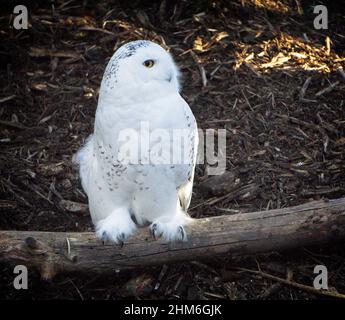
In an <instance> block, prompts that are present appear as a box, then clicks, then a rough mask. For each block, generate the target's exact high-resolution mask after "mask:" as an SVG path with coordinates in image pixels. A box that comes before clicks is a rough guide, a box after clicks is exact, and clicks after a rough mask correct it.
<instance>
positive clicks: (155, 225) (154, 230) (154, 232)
mask: <svg viewBox="0 0 345 320" xmlns="http://www.w3.org/2000/svg"><path fill="white" fill-rule="evenodd" d="M156 230H157V224H153V225H152V228H151V232H152V236H153V239H155V240H157V237H156Z"/></svg>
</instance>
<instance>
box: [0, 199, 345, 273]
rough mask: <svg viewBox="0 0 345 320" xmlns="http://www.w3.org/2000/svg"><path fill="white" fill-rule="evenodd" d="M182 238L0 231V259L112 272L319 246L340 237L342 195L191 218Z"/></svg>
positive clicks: (142, 232)
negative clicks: (111, 238)
mask: <svg viewBox="0 0 345 320" xmlns="http://www.w3.org/2000/svg"><path fill="white" fill-rule="evenodd" d="M186 230H187V234H188V241H187V242H183V243H181V242H179V243H165V242H164V241H162V240H154V239H153V238H152V236H151V235H150V234H149V231H148V228H142V229H139V232H138V233H137V234H136V235H135V236H133V237H131V238H129V239H128V240H127V241H126V243H125V244H124V246H123V247H122V248H121V247H119V246H115V245H113V244H105V245H103V243H102V242H101V241H100V240H98V239H97V238H96V237H95V235H94V233H75V232H66V233H65V232H40V231H0V261H8V262H12V263H15V264H24V265H26V266H27V267H28V268H35V269H38V270H39V271H40V273H41V275H42V277H43V278H52V277H53V276H54V275H56V274H57V273H59V272H76V271H77V272H113V271H115V270H124V269H131V268H136V267H144V266H148V265H157V264H163V263H171V262H176V261H182V260H196V259H200V258H205V257H210V256H213V255H223V256H224V255H225V254H230V255H242V254H254V253H261V252H268V251H273V250H277V251H281V250H286V249H292V248H296V247H302V246H309V245H323V244H326V243H329V242H332V241H339V240H343V239H345V198H341V199H335V200H329V201H313V202H310V203H306V204H303V205H300V206H296V207H290V208H283V209H277V210H270V211H260V212H252V213H244V214H236V215H231V216H218V217H212V218H203V219H198V220H195V222H194V223H192V224H191V225H189V226H187V228H186Z"/></svg>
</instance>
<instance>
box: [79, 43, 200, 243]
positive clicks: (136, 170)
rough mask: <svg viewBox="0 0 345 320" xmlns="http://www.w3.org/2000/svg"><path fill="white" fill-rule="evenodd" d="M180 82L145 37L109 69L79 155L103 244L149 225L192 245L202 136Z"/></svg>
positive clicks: (119, 52) (170, 63)
mask: <svg viewBox="0 0 345 320" xmlns="http://www.w3.org/2000/svg"><path fill="white" fill-rule="evenodd" d="M178 78H179V71H178V69H177V67H176V65H175V63H174V61H173V59H172V57H171V56H170V54H169V53H168V52H167V51H165V50H164V49H163V48H162V47H161V46H159V45H158V44H156V43H153V42H150V41H144V40H140V41H133V42H129V43H127V44H125V45H123V46H122V47H120V48H119V49H118V50H117V51H116V52H115V54H114V55H113V56H112V58H111V59H110V61H109V63H108V65H107V67H106V70H105V73H104V75H103V80H102V83H101V88H100V94H99V100H98V106H97V110H96V117H95V124H94V132H93V134H92V135H90V136H89V137H88V139H87V140H86V143H85V145H84V146H83V147H82V148H81V149H80V150H79V151H78V152H77V153H76V155H75V157H74V161H75V162H76V163H77V164H78V165H79V172H80V177H81V182H82V186H83V189H84V190H85V192H86V194H87V196H88V201H89V209H90V213H91V217H92V221H93V223H94V225H95V230H96V234H97V236H98V237H99V238H101V239H102V240H103V241H106V240H109V241H113V242H115V243H118V244H123V241H124V240H125V239H126V238H127V237H128V236H129V235H131V234H133V233H134V232H135V231H136V229H137V227H139V226H145V225H147V226H148V225H149V227H150V230H151V233H152V235H153V237H154V238H155V239H156V238H159V237H162V238H163V239H165V240H167V241H181V240H182V241H184V240H186V237H187V235H186V232H185V229H184V226H185V225H186V224H188V223H189V222H191V221H192V219H191V218H190V217H189V216H188V214H187V209H188V207H189V204H190V200H191V197H192V187H193V179H194V168H195V162H196V154H197V145H198V132H197V124H196V121H195V118H194V116H193V113H192V111H191V109H190V108H189V106H188V104H187V103H186V101H185V100H184V99H183V98H182V97H181V95H180V94H179V81H178ZM180 132H183V135H182V138H183V139H176V138H175V137H176V136H179V133H180ZM176 133H177V134H176ZM180 136H181V135H180ZM124 150H125V151H126V152H124ZM167 151H168V152H167ZM162 153H164V155H165V156H164V157H163V156H161V155H162ZM129 154H130V155H129ZM181 154H182V156H181V157H180V155H181ZM176 155H177V156H176ZM183 155H185V157H183ZM152 158H154V161H153V160H152ZM180 158H183V159H180ZM162 159H163V160H162ZM179 159H180V160H181V161H179ZM167 160H168V161H167Z"/></svg>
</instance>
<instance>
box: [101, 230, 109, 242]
mask: <svg viewBox="0 0 345 320" xmlns="http://www.w3.org/2000/svg"><path fill="white" fill-rule="evenodd" d="M101 240H102V243H103V245H105V243H106V241H107V240H108V235H107V233H106V232H105V231H103V233H102V237H101Z"/></svg>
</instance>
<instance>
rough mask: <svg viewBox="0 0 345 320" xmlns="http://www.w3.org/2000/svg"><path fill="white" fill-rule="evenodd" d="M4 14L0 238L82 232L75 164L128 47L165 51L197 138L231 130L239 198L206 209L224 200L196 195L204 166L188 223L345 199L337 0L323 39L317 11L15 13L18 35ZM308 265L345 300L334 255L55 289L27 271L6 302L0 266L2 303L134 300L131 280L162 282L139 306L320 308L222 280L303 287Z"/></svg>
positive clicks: (221, 8) (338, 248)
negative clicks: (282, 302)
mask: <svg viewBox="0 0 345 320" xmlns="http://www.w3.org/2000/svg"><path fill="white" fill-rule="evenodd" d="M2 3H3V4H2V6H3V8H1V12H0V37H1V41H0V148H1V149H0V150H1V153H0V172H1V175H0V229H3V230H11V229H15V230H42V231H57V232H58V231H91V230H93V227H92V224H91V219H90V216H89V213H88V211H87V210H86V209H85V206H83V204H86V203H87V199H86V197H85V195H84V193H83V191H82V189H81V185H80V182H79V178H78V175H77V171H76V170H75V168H73V166H72V163H71V159H72V155H73V154H74V153H75V152H76V150H77V149H78V148H79V147H80V145H81V144H82V143H83V141H84V139H85V138H86V137H87V135H88V134H90V133H91V132H92V129H93V121H94V114H95V109H96V106H97V97H98V89H99V85H100V81H101V78H102V74H103V71H104V68H105V66H106V64H107V62H108V60H109V58H110V57H111V55H112V54H113V52H114V51H115V50H116V49H117V48H118V47H119V46H121V45H122V44H123V43H125V42H127V41H130V40H136V39H150V40H153V41H156V42H158V43H160V44H161V45H163V46H164V47H165V48H167V49H168V50H170V52H171V53H172V54H173V56H174V57H175V60H176V62H177V64H178V66H179V67H180V69H181V71H182V75H183V77H182V79H183V90H182V94H183V96H184V97H185V99H186V100H187V101H188V103H189V105H190V106H191V108H192V110H193V112H194V114H195V116H196V118H197V121H198V124H199V127H200V128H202V129H206V128H216V129H217V128H225V129H226V130H227V170H228V171H230V172H232V173H233V175H234V179H235V180H236V183H237V185H238V188H236V189H235V190H234V192H233V193H230V194H229V195H228V197H226V198H224V197H222V198H221V199H220V200H219V201H217V199H218V198H220V197H221V196H222V195H217V196H209V195H207V193H205V192H204V190H203V189H202V188H200V185H201V183H205V181H206V180H207V179H208V177H207V173H206V169H207V168H205V166H203V165H199V166H198V167H197V170H196V179H195V190H194V191H195V192H194V193H195V194H194V197H193V200H192V204H191V210H190V214H191V215H192V216H193V217H203V216H206V215H208V216H215V215H223V214H239V213H241V212H250V211H258V210H267V209H274V208H282V207H287V206H293V205H297V204H302V203H305V202H308V201H311V200H317V199H322V198H329V199H332V198H339V197H342V196H345V152H344V146H345V103H344V100H345V99H344V98H345V96H344V89H345V74H344V70H343V69H342V66H344V65H345V45H344V44H345V24H344V17H345V12H344V7H343V4H342V3H341V2H340V1H332V2H331V1H329V3H327V6H328V9H329V29H328V30H315V29H314V27H313V19H314V17H315V15H314V14H313V8H312V5H315V4H317V1H314V2H313V1H305V2H303V1H301V2H300V1H292V0H291V1H288V0H285V1H263V0H262V1H250V0H242V1H240V0H238V1H229V2H227V1H200V2H187V1H160V2H154V1H116V2H111V1H74V0H72V1H53V3H54V6H51V5H50V4H49V2H43V1H42V2H40V1H38V2H35V3H30V2H28V1H26V4H27V6H28V8H29V11H30V12H29V16H30V25H29V29H28V30H21V31H18V30H14V29H13V28H11V27H10V26H11V25H12V20H11V19H13V16H11V12H13V4H14V2H13V1H5V2H2ZM24 3H25V1H24ZM344 69H345V67H344ZM203 72H205V74H206V78H205V77H204V78H203V77H202V73H203ZM206 80H207V81H206ZM325 89H326V90H325ZM217 197H218V198H217ZM66 200H69V201H73V202H75V203H76V206H77V210H75V211H71V208H70V207H69V206H68V204H70V203H69V202H66ZM210 203H212V204H210ZM317 264H323V265H326V266H327V268H328V272H329V286H330V288H331V290H334V291H338V292H345V249H344V244H341V243H340V244H334V245H332V246H327V247H322V248H303V247H301V248H299V249H297V250H295V251H294V252H285V253H278V252H272V253H269V254H266V255H258V256H250V257H241V258H234V257H226V258H223V259H214V258H212V259H210V260H209V261H207V260H206V261H202V262H185V263H179V264H175V265H169V266H161V267H155V268H149V269H145V270H139V271H135V272H127V273H124V274H116V275H107V276H105V275H93V274H88V275H73V274H72V275H59V276H57V277H56V278H55V279H54V280H53V281H52V282H50V283H46V282H42V281H40V279H39V275H38V274H36V273H34V272H31V273H30V274H29V276H30V278H29V290H26V291H24V290H22V291H16V290H14V288H13V284H12V281H13V269H12V267H10V266H8V265H0V298H2V299H24V298H25V299H119V298H125V297H134V296H136V295H137V294H138V293H137V289H136V284H135V283H136V282H142V281H143V280H144V281H147V283H150V284H153V287H154V286H155V285H156V284H157V283H158V278H159V274H161V277H162V280H160V281H159V286H157V287H158V288H155V289H154V288H152V290H150V288H151V287H150V286H148V290H147V292H146V293H145V294H141V295H140V298H148V299H182V298H188V299H193V298H194V299H195V298H200V299H212V298H213V299H214V298H225V299H289V300H290V299H315V298H320V297H321V298H322V296H315V295H313V294H311V293H308V292H306V291H302V290H299V289H294V288H291V287H287V286H284V285H283V284H281V283H279V282H274V281H272V280H268V279H265V278H262V277H259V276H257V275H252V274H249V273H243V272H240V271H236V270H234V269H233V268H234V267H245V268H249V269H252V270H257V269H258V268H261V270H263V271H265V272H267V273H269V274H272V275H276V276H278V277H281V278H286V277H290V279H293V281H296V282H298V283H304V284H306V285H309V286H312V283H313V278H314V274H313V269H314V266H315V265H317Z"/></svg>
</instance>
